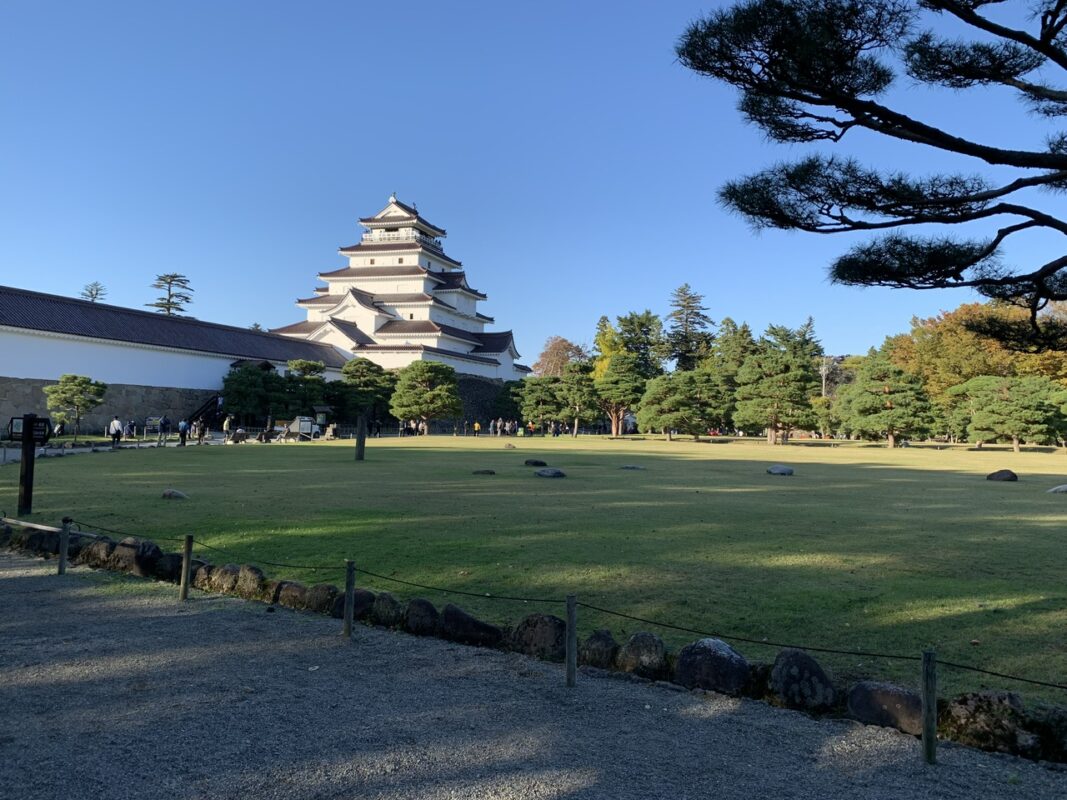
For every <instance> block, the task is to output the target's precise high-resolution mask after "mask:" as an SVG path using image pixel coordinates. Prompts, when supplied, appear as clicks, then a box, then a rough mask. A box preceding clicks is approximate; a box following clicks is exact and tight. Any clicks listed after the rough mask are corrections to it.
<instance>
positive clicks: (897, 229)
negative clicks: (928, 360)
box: [677, 0, 1067, 349]
mask: <svg viewBox="0 0 1067 800" xmlns="http://www.w3.org/2000/svg"><path fill="white" fill-rule="evenodd" d="M1004 5H1014V4H1002V3H999V2H996V0H919V1H918V2H909V0H744V2H740V3H737V4H735V5H733V6H732V7H729V8H726V9H723V10H718V11H715V12H712V13H711V14H710V15H709V16H707V17H706V18H704V19H701V20H698V21H696V22H694V23H692V24H691V25H690V26H689V27H688V29H687V30H686V31H685V33H684V34H683V36H682V37H681V40H680V41H679V43H678V46H677V53H678V56H679V59H680V60H681V62H682V64H684V65H685V66H687V67H689V68H690V69H692V70H694V71H696V72H698V73H700V74H703V75H707V76H710V77H712V78H716V79H718V80H721V81H724V82H726V83H728V84H730V85H732V86H734V87H736V88H737V89H738V90H740V101H739V106H738V107H739V110H740V112H741V114H742V115H743V116H744V117H745V119H746V120H747V121H749V122H750V123H752V124H754V125H756V126H758V127H759V128H761V129H762V130H763V132H764V133H765V134H766V135H767V136H768V138H770V139H771V140H772V141H776V142H782V143H823V144H829V145H834V144H837V143H839V142H841V141H842V140H844V139H845V138H846V136H847V135H848V134H850V133H851V132H853V131H865V132H869V133H873V134H876V135H879V136H883V137H887V138H889V139H893V140H897V141H900V142H906V143H911V144H917V145H922V146H924V147H928V148H933V149H935V150H938V151H941V152H942V153H945V154H951V155H953V156H961V157H964V158H970V159H972V160H973V161H974V163H975V165H976V166H978V167H981V168H982V169H984V170H985V171H986V174H968V173H952V172H943V173H941V174H935V175H927V176H915V175H910V174H908V173H907V172H904V171H899V170H892V169H887V168H882V167H881V166H878V167H872V166H865V165H863V164H861V163H860V162H859V161H857V160H856V159H854V158H851V157H848V156H839V155H826V154H822V153H818V154H813V155H807V156H804V157H802V158H800V159H799V160H797V161H793V162H789V163H781V164H778V165H775V166H772V167H770V168H767V169H765V170H763V171H760V172H758V173H756V174H754V175H750V176H748V177H744V178H741V179H738V180H734V181H731V182H729V183H727V184H726V185H725V186H724V187H723V188H722V189H721V190H720V195H719V196H720V199H721V201H722V202H723V203H724V204H725V205H726V206H727V207H729V208H731V209H732V210H734V211H736V212H737V213H739V214H741V215H742V216H744V217H745V218H746V219H747V220H748V221H749V222H751V223H752V224H753V225H754V226H756V227H757V228H768V227H769V228H781V229H786V230H800V231H809V232H815V233H847V232H856V231H860V232H882V233H880V234H879V235H877V236H876V237H875V238H873V239H868V240H867V241H863V242H861V243H859V244H857V245H855V246H853V247H852V248H851V249H850V250H848V251H846V252H845V253H844V254H843V255H841V256H840V257H838V258H837V259H836V260H835V261H834V262H833V264H832V266H831V267H830V275H831V278H832V279H833V280H834V281H836V282H838V283H842V284H850V285H860V286H892V287H905V288H911V289H940V288H951V287H971V288H973V289H976V290H977V291H979V292H981V293H982V294H984V295H986V296H987V297H991V298H997V299H1001V300H1004V301H1007V302H1011V303H1014V304H1017V305H1019V306H1021V307H1023V308H1025V309H1026V311H1027V314H1026V316H1025V318H1024V319H1022V320H1018V319H1016V320H996V319H994V320H990V321H988V322H993V323H996V324H993V325H988V326H987V327H986V328H984V329H983V332H984V333H986V334H991V335H995V336H997V337H998V338H1000V339H1002V340H1004V341H1011V342H1014V343H1015V344H1016V345H1019V346H1028V347H1034V348H1042V349H1049V348H1061V349H1062V347H1063V346H1064V344H1067V323H1065V322H1064V321H1063V320H1062V319H1061V318H1059V317H1056V316H1054V315H1048V314H1042V313H1041V312H1042V311H1043V310H1044V309H1045V308H1046V306H1047V305H1048V303H1049V302H1050V301H1058V300H1064V299H1067V255H1061V254H1058V253H1055V252H1050V253H1049V254H1048V255H1049V256H1051V257H1050V258H1048V259H1047V260H1044V261H1042V259H1041V258H1034V262H1033V263H1030V264H1025V265H1023V264H1020V265H1013V266H1009V265H1007V264H1005V261H1004V258H1003V253H1002V250H1003V245H1004V243H1005V242H1006V241H1008V240H1009V239H1012V237H1017V236H1020V235H1027V234H1033V233H1044V234H1046V236H1047V234H1049V233H1052V234H1061V235H1067V221H1064V220H1063V219H1062V218H1061V215H1059V214H1057V213H1055V212H1054V211H1052V210H1050V208H1049V206H1050V204H1051V203H1050V201H1048V200H1045V201H1044V203H1042V202H1041V197H1042V196H1041V195H1038V194H1035V193H1034V192H1032V191H1028V190H1030V189H1033V188H1035V187H1039V188H1042V189H1045V190H1046V191H1047V192H1052V193H1057V192H1062V191H1063V190H1064V189H1067V132H1058V133H1055V134H1053V135H1052V136H1051V137H1050V138H1049V139H1048V141H1047V142H1046V143H1045V146H1044V147H1026V146H1023V147H1005V146H1001V144H1000V143H995V142H993V141H992V140H990V139H989V137H987V136H986V135H985V131H984V128H983V125H982V121H981V120H978V119H975V120H971V121H970V128H969V130H968V129H967V125H966V122H967V121H963V123H961V125H960V126H959V127H960V128H961V129H962V130H959V131H954V130H949V129H945V128H941V127H938V125H937V124H935V123H934V122H932V121H930V120H924V119H922V118H920V117H919V116H917V115H915V114H912V113H905V112H904V111H902V110H901V109H900V108H899V107H897V106H896V105H895V100H894V102H891V101H889V100H887V99H886V97H887V95H888V93H889V90H890V88H891V87H892V86H893V85H894V83H895V82H896V81H897V79H898V77H899V76H900V75H904V76H906V78H907V79H908V80H909V81H911V82H912V83H913V84H919V85H925V86H926V87H929V88H935V89H948V90H951V91H960V90H969V89H982V88H988V87H1006V88H1008V89H1010V90H1013V91H1014V92H1015V93H1016V94H1017V96H1018V97H1019V99H1020V100H1021V101H1022V102H1023V105H1024V106H1025V107H1026V110H1027V111H1030V112H1036V113H1037V114H1040V115H1045V116H1047V117H1052V118H1058V117H1060V116H1062V115H1063V114H1065V113H1067V88H1064V86H1063V84H1062V83H1061V82H1060V81H1061V79H1062V78H1063V76H1062V75H1061V71H1063V70H1067V33H1065V27H1067V3H1063V2H1061V0H1036V2H1035V3H1034V4H1033V9H1032V10H1033V13H1032V15H1030V16H1029V17H1028V21H1026V19H1024V20H1023V21H1022V22H1019V23H1018V24H1016V23H1015V22H1014V21H1012V20H1011V19H1007V20H1005V19H1004V17H1005V16H1008V17H1011V16H1017V17H1021V16H1022V15H1019V14H1014V15H1013V14H1011V13H1007V12H1005V11H1004V8H1003V7H1004ZM998 7H999V8H1000V10H1001V11H1002V13H1001V14H999V15H998V14H997V11H998ZM935 24H936V26H937V30H936V31H935V30H934V29H933V26H934V25H935ZM951 28H955V30H951ZM1046 197H1047V195H1046ZM972 222H974V223H978V224H979V225H985V226H986V232H985V233H984V234H983V235H975V236H972V237H971V238H969V239H967V238H959V237H955V236H951V235H949V233H947V229H953V228H954V226H956V227H958V226H959V225H961V224H962V223H972ZM917 226H921V227H917ZM968 230H970V228H968ZM915 231H922V233H918V232H915ZM1013 241H1014V239H1013ZM1038 241H1043V240H1040V239H1039V240H1038Z"/></svg>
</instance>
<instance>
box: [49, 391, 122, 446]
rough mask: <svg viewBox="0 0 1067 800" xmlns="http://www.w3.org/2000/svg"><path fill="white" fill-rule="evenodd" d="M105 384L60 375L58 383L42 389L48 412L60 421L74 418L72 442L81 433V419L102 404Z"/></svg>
mask: <svg viewBox="0 0 1067 800" xmlns="http://www.w3.org/2000/svg"><path fill="white" fill-rule="evenodd" d="M106 393H107V384H106V383H103V382H101V381H94V380H93V379H92V378H89V377H86V376H85V375H60V376H59V383H54V384H52V385H51V386H45V387H44V394H45V397H46V398H47V404H48V410H49V411H52V412H56V413H55V416H56V418H57V419H58V420H60V421H62V420H64V419H65V418H67V417H73V418H74V441H78V434H79V433H80V432H81V421H82V417H83V416H85V414H86V412H88V411H92V410H93V409H94V408H96V407H97V406H98V405H100V404H101V403H103V402H104V395H105V394H106Z"/></svg>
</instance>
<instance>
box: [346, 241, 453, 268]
mask: <svg viewBox="0 0 1067 800" xmlns="http://www.w3.org/2000/svg"><path fill="white" fill-rule="evenodd" d="M398 250H399V251H401V252H405V253H406V252H420V253H422V252H425V253H426V254H427V255H428V256H429V257H430V258H435V259H437V260H438V261H447V262H448V263H449V264H455V265H456V266H457V267H461V266H463V262H462V261H457V260H456V259H454V258H452V257H451V256H446V255H445V254H444V253H443V252H441V251H440V250H438V249H437V248H436V247H426V246H424V245H422V244H420V243H419V242H418V241H416V240H412V241H411V243H407V242H401V243H395V242H388V243H380V244H379V243H377V242H360V243H359V244H353V245H349V246H348V247H342V248H340V249H339V250H338V252H339V253H340V254H341V255H343V256H353V255H360V254H362V253H395V252H397V251H398Z"/></svg>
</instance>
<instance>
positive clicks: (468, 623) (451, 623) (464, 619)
mask: <svg viewBox="0 0 1067 800" xmlns="http://www.w3.org/2000/svg"><path fill="white" fill-rule="evenodd" d="M441 636H442V637H444V638H445V639H449V640H450V641H453V642H461V643H462V644H473V645H477V646H478V647H496V646H497V645H499V644H500V642H501V641H502V640H503V638H504V632H503V631H502V630H500V628H498V627H497V626H496V625H490V624H489V623H488V622H482V621H481V620H480V619H477V618H476V617H472V616H471V615H470V614H468V613H467V612H466V611H464V610H463V609H462V608H460V607H459V606H454V605H452V604H451V603H449V604H448V605H446V606H445V608H444V611H443V612H442V614H441Z"/></svg>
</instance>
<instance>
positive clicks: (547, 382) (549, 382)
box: [522, 375, 563, 432]
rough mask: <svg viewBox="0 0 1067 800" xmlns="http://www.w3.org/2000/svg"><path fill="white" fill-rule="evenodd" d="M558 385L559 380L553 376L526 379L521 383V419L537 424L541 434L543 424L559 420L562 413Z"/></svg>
mask: <svg viewBox="0 0 1067 800" xmlns="http://www.w3.org/2000/svg"><path fill="white" fill-rule="evenodd" d="M559 385H560V379H559V378H557V377H556V376H554V375H545V376H543V377H540V378H527V379H526V380H524V381H523V382H522V418H523V419H524V420H526V421H527V422H535V423H537V427H539V428H540V429H541V431H542V432H544V426H545V423H547V422H550V421H552V420H556V419H559V418H560V414H561V413H562V412H563V404H562V403H561V402H560V399H559V395H558V388H559Z"/></svg>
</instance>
